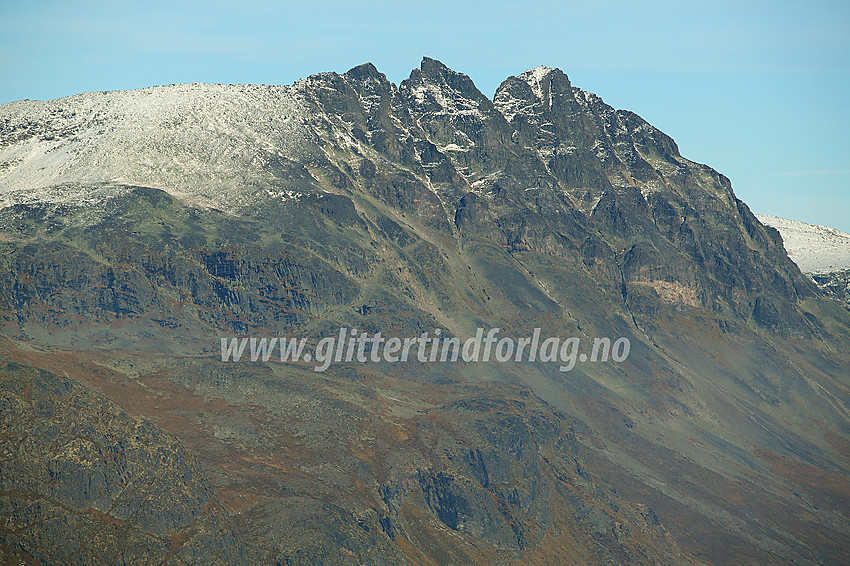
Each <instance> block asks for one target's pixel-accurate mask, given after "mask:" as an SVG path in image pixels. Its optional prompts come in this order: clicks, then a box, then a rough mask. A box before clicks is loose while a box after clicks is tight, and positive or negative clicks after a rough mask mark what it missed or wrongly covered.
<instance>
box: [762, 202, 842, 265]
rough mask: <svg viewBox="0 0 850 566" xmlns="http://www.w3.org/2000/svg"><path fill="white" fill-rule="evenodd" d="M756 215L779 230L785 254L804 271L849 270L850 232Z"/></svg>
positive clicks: (764, 222)
mask: <svg viewBox="0 0 850 566" xmlns="http://www.w3.org/2000/svg"><path fill="white" fill-rule="evenodd" d="M756 218H758V219H759V221H760V222H762V223H763V224H767V225H768V226H772V227H773V228H776V229H777V230H779V233H780V234H781V235H782V240H783V242H784V243H785V249H786V250H787V251H788V255H789V256H790V257H791V259H792V260H794V263H796V264H797V265H798V266H800V269H801V270H802V271H803V272H804V273H818V274H819V273H832V272H836V271H843V270H845V269H850V234H847V233H845V232H840V231H838V230H836V229H835V228H829V227H828V226H818V225H815V224H806V223H805V222H797V221H795V220H786V219H785V218H779V217H777V216H767V215H763V214H757V215H756Z"/></svg>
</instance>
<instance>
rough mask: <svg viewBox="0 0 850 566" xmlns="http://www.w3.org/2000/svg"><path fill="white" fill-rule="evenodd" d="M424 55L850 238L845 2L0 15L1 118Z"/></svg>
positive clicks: (415, 60)
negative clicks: (621, 126) (26, 104)
mask: <svg viewBox="0 0 850 566" xmlns="http://www.w3.org/2000/svg"><path fill="white" fill-rule="evenodd" d="M423 55H428V56H429V57H434V58H436V59H440V60H441V61H443V62H444V63H446V64H447V65H448V66H449V67H451V68H453V69H455V70H458V71H461V72H464V73H466V74H468V75H470V76H471V77H472V78H473V80H474V81H475V82H476V84H477V85H478V87H479V88H480V89H481V90H482V91H483V92H484V93H485V94H486V95H488V96H492V95H493V92H494V91H495V89H496V87H497V86H498V85H499V83H500V82H501V81H502V80H503V79H505V78H506V77H507V76H509V75H516V74H518V73H520V72H522V71H524V70H525V69H528V68H531V67H535V66H537V65H541V64H542V65H548V66H551V67H558V68H560V69H562V70H564V71H565V72H566V73H567V74H568V75H569V76H570V79H571V80H572V82H573V84H574V85H576V86H579V87H582V88H584V89H586V90H590V91H592V92H595V93H597V94H599V95H600V96H602V98H603V99H605V100H606V102H608V103H609V104H611V105H613V106H615V107H617V108H626V109H629V110H632V111H635V112H637V113H638V114H640V115H641V116H643V117H644V118H645V119H647V120H648V121H649V122H651V123H653V124H654V125H656V126H658V127H659V128H661V129H662V130H664V131H665V132H667V133H668V134H670V135H671V136H672V137H673V138H674V139H675V140H676V141H677V142H678V144H679V147H680V149H681V151H682V154H683V155H685V156H686V157H688V158H690V159H693V160H695V161H699V162H702V163H707V164H709V165H711V166H712V167H714V168H715V169H717V170H719V171H720V172H722V173H724V174H725V175H726V176H728V177H729V178H730V179H731V180H732V184H733V186H734V187H735V191H736V193H737V194H738V196H739V197H740V198H741V199H743V200H744V201H745V202H747V203H748V204H749V205H750V207H751V208H752V209H753V210H754V211H756V212H763V213H769V214H776V215H779V216H785V217H788V218H793V219H797V220H803V221H806V222H813V223H818V224H827V225H832V226H835V227H836V228H839V229H842V230H844V231H848V232H850V133H848V132H850V106H848V101H850V2H848V1H845V0H834V1H828V0H813V1H810V2H806V3H803V2H791V1H784V0H774V1H773V2H766V1H764V2H763V1H754V2H747V1H745V0H739V1H737V2H732V1H725V0H703V1H701V2H689V1H684V0H679V1H667V0H645V1H642V2H612V1H607V2H606V1H601V2H595V3H591V2H587V1H585V2H580V3H578V2H543V1H533V0H531V1H527V2H525V3H524V4H522V5H520V3H519V2H502V1H499V0H493V1H490V2H462V1H459V0H455V1H443V0H435V1H430V2H415V3H398V2H377V1H376V2H368V1H364V2H358V3H349V2H336V1H330V0H315V1H311V2H298V3H295V2H268V1H246V2H242V3H240V4H239V5H238V6H237V5H236V4H235V3H228V2H216V1H205V2H198V1H190V2H180V1H177V0H173V1H170V2H160V1H151V2H146V3H144V4H143V3H139V2H112V3H103V2H90V1H81V0H70V1H65V2H53V1H43V0H30V1H28V2H20V1H16V2H12V1H9V0H0V103H3V102H9V101H11V100H17V99H21V98H31V99H50V98H57V97H60V96H65V95H70V94H75V93H77V92H83V91H93V90H114V89H129V88H140V87H144V86H150V85H155V84H170V83H176V82H194V81H202V82H219V83H243V82H250V83H271V84H289V83H292V82H293V81H295V80H297V79H298V78H301V77H303V76H306V75H309V74H311V73H315V72H320V71H327V70H335V71H345V70H347V69H349V68H350V67H353V66H354V65H357V64H359V63H362V62H365V61H372V62H373V63H375V65H376V66H377V67H378V68H379V69H380V70H381V71H383V72H384V73H385V74H386V75H387V77H388V78H389V79H390V80H391V81H393V82H396V83H398V82H399V81H401V80H402V79H404V78H405V77H407V75H408V74H409V72H410V69H412V68H413V67H416V66H418V64H419V61H420V59H421V57H422V56H423Z"/></svg>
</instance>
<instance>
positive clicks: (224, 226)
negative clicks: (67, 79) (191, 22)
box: [0, 58, 850, 565]
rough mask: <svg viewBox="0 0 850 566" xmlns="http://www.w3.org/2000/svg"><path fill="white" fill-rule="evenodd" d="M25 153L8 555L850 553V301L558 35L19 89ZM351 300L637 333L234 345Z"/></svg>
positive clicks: (498, 558) (6, 444)
mask: <svg viewBox="0 0 850 566" xmlns="http://www.w3.org/2000/svg"><path fill="white" fill-rule="evenodd" d="M0 185H2V187H3V189H2V193H1V194H0V200H2V208H0V248H2V253H0V263H2V267H0V332H2V337H0V352H2V363H0V406H2V412H1V413H0V417H1V418H2V421H1V422H2V428H1V429H0V454H2V455H0V557H2V560H0V561H2V562H4V563H16V564H17V563H20V564H162V563H169V564H213V563H218V564H305V565H306V564H374V565H378V564H417V565H419V564H422V565H425V564H441V565H442V564H504V565H509V564H540V565H543V564H576V563H578V564H843V563H848V562H850V559H848V554H847V541H848V540H850V412H848V404H850V394H849V393H850V391H849V388H850V312H848V310H847V308H846V307H845V306H844V305H842V304H841V303H840V302H839V301H837V300H836V299H835V298H834V297H830V296H826V295H825V294H824V293H823V292H822V291H821V290H820V289H819V288H818V286H817V285H816V284H815V283H814V282H813V281H812V280H811V279H809V278H808V277H807V276H806V275H804V274H803V273H802V272H801V271H800V269H799V267H798V266H797V265H796V264H795V263H794V262H792V261H791V260H790V259H789V257H788V255H787V253H786V251H785V249H784V248H783V242H782V238H781V237H780V235H779V232H777V231H776V230H775V229H773V228H770V227H768V226H765V225H764V224H762V223H761V222H760V221H759V220H758V219H757V218H756V217H755V216H754V215H753V214H752V213H751V212H750V210H749V209H748V207H747V206H746V205H745V204H744V203H743V202H741V201H740V200H739V199H737V198H736V197H735V194H734V192H733V190H732V185H731V183H730V181H729V180H728V179H727V178H726V177H724V176H723V175H722V174H720V173H718V172H716V171H714V170H713V169H711V168H710V167H708V166H705V165H701V164H697V163H694V162H692V161H689V160H687V159H686V158H684V157H682V156H681V155H680V154H679V151H678V148H677V147H676V144H675V142H674V141H673V140H672V139H671V138H670V137H669V136H667V135H665V134H664V133H662V132H660V131H659V130H657V129H656V128H654V127H653V126H651V125H650V124H648V123H647V122H645V121H644V120H642V119H641V118H640V117H639V116H637V115H635V114H633V113H631V112H628V111H623V110H615V109H613V108H611V107H610V106H608V105H606V104H605V103H604V102H603V101H602V100H601V99H600V98H599V97H597V96H595V95H593V94H591V93H588V92H585V91H583V90H581V89H579V88H576V87H574V86H572V84H571V83H570V81H569V79H568V78H567V76H566V75H565V74H564V73H563V72H561V71H559V70H557V69H549V68H545V67H538V68H536V69H533V70H530V71H527V72H525V73H522V74H521V75H519V76H517V77H510V78H508V79H507V80H506V81H505V82H504V83H503V84H502V85H501V86H500V87H499V89H498V90H497V92H496V94H495V97H494V99H492V100H491V99H489V98H487V97H486V96H484V95H483V94H482V93H481V92H479V91H478V89H477V88H476V87H475V85H474V84H473V83H472V81H471V80H470V79H469V77H467V76H466V75H463V74H461V73H457V72H455V71H452V70H450V69H448V68H446V67H445V66H444V65H443V64H441V63H440V62H438V61H435V60H432V59H428V58H425V59H424V60H423V61H422V64H421V67H420V68H419V69H415V70H414V71H413V72H412V73H411V75H410V77H409V78H408V79H407V80H405V81H403V82H402V83H401V84H400V85H397V86H396V85H394V84H391V83H390V82H388V81H387V80H386V78H385V77H384V75H382V74H381V73H380V72H379V71H378V70H377V69H375V68H374V67H373V66H372V65H371V64H365V65H361V66H359V67H355V68H354V69H351V70H350V71H348V72H347V73H345V74H342V75H340V74H336V73H322V74H318V75H313V76H311V77H308V78H306V79H303V80H301V81H298V82H296V83H295V84H294V85H291V86H267V85H230V86H225V85H205V84H192V85H171V86H163V87H152V88H148V89H143V90H138V91H128V92H103V93H88V94H81V95H77V96H72V97H69V98H64V99H60V100H55V101H48V102H34V101H21V102H15V103H11V104H6V105H3V106H0ZM343 326H344V327H357V328H360V329H363V330H367V331H369V332H378V331H380V332H382V333H384V335H387V336H402V337H404V336H417V335H419V334H420V333H422V332H424V331H426V330H427V331H432V330H433V329H434V328H437V327H439V328H441V329H443V330H444V332H445V333H446V334H447V335H449V334H450V335H454V336H459V337H467V336H471V335H473V334H474V333H475V329H476V328H477V327H485V328H490V327H500V328H501V329H502V332H503V335H506V336H526V335H529V334H531V332H532V331H533V329H534V328H537V327H539V328H542V329H543V333H544V334H545V335H550V336H563V337H567V336H575V337H579V338H581V339H582V340H583V341H584V343H585V344H587V343H589V342H590V341H591V340H592V339H593V338H595V337H604V336H607V337H612V338H616V337H627V338H628V339H629V340H630V342H631V352H630V355H629V357H628V358H627V359H626V360H625V361H623V362H621V363H614V362H611V361H609V362H605V363H587V364H582V363H580V364H578V365H577V366H576V367H575V369H573V370H572V371H570V372H568V373H565V372H561V371H559V370H558V367H557V365H556V364H551V363H544V362H540V361H536V362H527V361H526V362H508V363H488V364H485V363H454V364H452V363H439V362H436V363H427V364H420V363H407V364H401V363H399V364H391V363H357V362H350V363H346V362H340V363H334V364H332V365H331V366H330V368H329V369H328V370H327V371H326V372H324V373H319V372H315V371H313V367H314V364H310V363H305V362H291V361H289V362H280V361H274V360H273V359H272V360H271V361H269V362H267V363H262V362H251V361H248V360H247V359H243V360H242V361H239V362H232V361H230V362H222V361H221V358H220V338H221V337H230V336H303V337H307V338H309V339H310V340H316V339H318V338H320V337H322V336H329V335H334V334H335V333H336V331H337V330H338V329H339V328H340V327H343Z"/></svg>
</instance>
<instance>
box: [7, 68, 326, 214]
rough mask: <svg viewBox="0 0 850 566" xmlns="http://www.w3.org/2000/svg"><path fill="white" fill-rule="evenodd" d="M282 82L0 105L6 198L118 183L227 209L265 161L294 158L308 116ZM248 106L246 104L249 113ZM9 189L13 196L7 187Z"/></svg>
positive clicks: (258, 177) (259, 177) (257, 180)
mask: <svg viewBox="0 0 850 566" xmlns="http://www.w3.org/2000/svg"><path fill="white" fill-rule="evenodd" d="M296 90H297V89H296V88H295V87H294V86H293V87H288V86H266V85H230V86H228V85H219V84H181V85H170V86H161V87H151V88H145V89H141V90H133V91H119V92H93V93H85V94H79V95H75V96H70V97H67V98H61V99H58V100H51V101H45V102H40V101H29V100H24V101H20V102H13V103H9V104H4V105H2V106H0V134H1V135H0V187H2V189H0V191H2V192H3V193H5V194H4V198H3V200H4V201H5V202H8V201H9V200H10V199H21V198H24V199H32V198H39V199H41V198H47V199H49V198H50V195H49V194H41V193H42V192H44V191H42V189H45V188H46V187H50V186H54V185H58V184H65V183H88V182H116V183H122V184H136V185H143V186H152V187H157V188H160V189H163V190H166V191H168V192H171V193H173V194H176V195H178V196H189V197H194V198H195V199H197V200H199V201H201V202H203V201H207V202H212V203H215V204H217V205H219V206H223V207H225V208H226V207H227V205H228V203H229V202H231V201H234V200H236V199H238V198H240V197H239V196H238V195H236V194H232V193H233V192H234V188H238V187H251V186H256V185H257V184H262V181H263V178H264V176H265V175H266V174H265V171H266V170H267V168H266V167H264V165H266V164H268V163H269V162H274V161H275V160H276V159H280V158H283V157H291V158H295V159H297V158H298V153H299V148H300V147H302V146H303V145H304V144H303V141H304V137H305V136H308V135H309V134H308V132H309V130H308V129H307V128H305V123H306V120H308V116H309V114H308V113H307V112H305V110H304V108H303V105H302V104H301V103H300V102H299V100H298V98H299V97H298V96H297V93H296V92H295V91H296ZM246 110H247V111H246ZM9 191H12V192H13V193H17V194H12V195H10V194H9Z"/></svg>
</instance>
